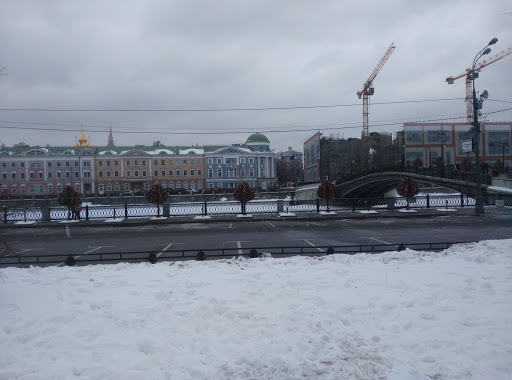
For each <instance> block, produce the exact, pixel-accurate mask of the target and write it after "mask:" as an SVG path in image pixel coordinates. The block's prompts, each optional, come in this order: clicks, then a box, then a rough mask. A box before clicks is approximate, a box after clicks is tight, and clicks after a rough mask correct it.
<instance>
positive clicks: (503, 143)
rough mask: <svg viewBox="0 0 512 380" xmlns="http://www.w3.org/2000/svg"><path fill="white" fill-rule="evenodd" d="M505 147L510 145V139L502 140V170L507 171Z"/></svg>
mask: <svg viewBox="0 0 512 380" xmlns="http://www.w3.org/2000/svg"><path fill="white" fill-rule="evenodd" d="M505 147H508V140H503V141H502V142H501V172H502V173H505Z"/></svg>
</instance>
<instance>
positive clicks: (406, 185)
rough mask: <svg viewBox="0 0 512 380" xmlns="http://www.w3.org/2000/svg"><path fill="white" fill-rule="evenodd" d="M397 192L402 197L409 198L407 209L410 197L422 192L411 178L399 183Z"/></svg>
mask: <svg viewBox="0 0 512 380" xmlns="http://www.w3.org/2000/svg"><path fill="white" fill-rule="evenodd" d="M396 192H397V193H398V194H399V195H401V196H402V197H406V198H407V210H409V198H410V197H414V196H415V195H416V194H418V193H419V192H420V189H419V188H418V185H417V184H416V182H414V181H413V180H412V179H410V178H406V179H404V180H403V182H402V183H401V184H400V185H398V187H397V188H396Z"/></svg>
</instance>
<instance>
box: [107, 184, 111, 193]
mask: <svg viewBox="0 0 512 380" xmlns="http://www.w3.org/2000/svg"><path fill="white" fill-rule="evenodd" d="M107 191H108V192H110V191H112V184H111V183H107Z"/></svg>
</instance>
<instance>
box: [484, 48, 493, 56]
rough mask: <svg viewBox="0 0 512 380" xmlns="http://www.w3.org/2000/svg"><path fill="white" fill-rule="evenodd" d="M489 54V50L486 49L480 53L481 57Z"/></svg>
mask: <svg viewBox="0 0 512 380" xmlns="http://www.w3.org/2000/svg"><path fill="white" fill-rule="evenodd" d="M490 52H491V48H487V49H485V50H484V51H483V52H482V55H486V54H489V53H490Z"/></svg>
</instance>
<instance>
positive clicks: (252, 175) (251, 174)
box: [249, 168, 254, 177]
mask: <svg viewBox="0 0 512 380" xmlns="http://www.w3.org/2000/svg"><path fill="white" fill-rule="evenodd" d="M249 177H254V169H252V168H251V169H249Z"/></svg>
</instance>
